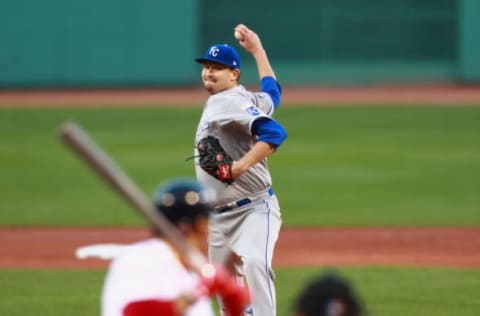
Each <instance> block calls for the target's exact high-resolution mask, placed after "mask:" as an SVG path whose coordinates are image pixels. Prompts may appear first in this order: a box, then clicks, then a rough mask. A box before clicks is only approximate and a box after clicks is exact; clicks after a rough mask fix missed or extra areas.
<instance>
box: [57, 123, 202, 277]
mask: <svg viewBox="0 0 480 316" xmlns="http://www.w3.org/2000/svg"><path fill="white" fill-rule="evenodd" d="M60 137H61V139H62V140H63V142H64V143H65V144H66V145H68V146H69V147H70V148H71V149H73V150H74V151H75V153H76V154H77V155H78V156H79V157H81V158H82V159H83V160H84V161H85V162H86V163H88V164H89V165H90V167H91V168H92V169H93V170H94V171H95V172H96V173H97V175H98V176H99V177H100V178H102V179H103V180H104V181H105V182H106V183H107V184H108V185H109V186H110V187H111V188H113V189H114V190H115V191H116V192H117V193H118V194H120V195H121V196H122V197H123V198H125V199H126V200H127V202H129V203H130V204H131V205H132V206H133V208H134V209H136V210H137V211H139V212H140V214H141V215H143V216H144V217H145V218H146V219H147V220H148V221H149V222H150V223H152V224H153V225H155V227H156V228H157V229H159V230H160V231H161V232H162V233H163V234H164V236H165V237H166V239H168V240H169V241H170V242H171V243H172V244H173V245H174V247H175V248H177V250H178V251H179V253H180V254H181V255H183V256H184V258H185V259H186V260H187V262H188V263H189V264H190V265H191V266H192V267H193V269H195V270H196V271H197V272H200V273H202V274H205V273H209V272H208V271H205V269H206V267H207V266H209V265H206V263H207V262H208V261H207V259H206V257H205V256H204V255H203V254H202V253H201V252H200V250H198V249H197V248H195V247H193V246H192V245H190V244H189V243H187V241H186V240H185V237H184V236H183V235H182V234H181V233H180V232H179V230H178V229H177V228H176V227H175V226H173V225H172V224H171V223H170V222H169V221H168V219H167V218H165V216H163V215H162V214H161V213H159V212H158V211H157V209H156V208H155V205H154V204H153V202H152V201H151V200H150V199H148V198H147V197H146V196H145V194H144V193H143V192H142V191H141V190H140V189H139V187H138V186H137V185H136V184H135V183H134V182H133V180H132V179H131V178H129V177H128V176H127V174H126V173H125V172H124V171H123V170H122V169H121V168H120V167H119V166H118V165H117V164H116V163H115V162H114V161H113V160H112V158H110V157H109V156H108V155H107V154H106V153H105V152H104V151H103V150H102V149H101V148H100V147H99V146H98V145H97V144H96V143H95V141H94V140H93V139H92V138H91V137H90V136H89V135H88V133H87V132H86V131H85V130H84V129H83V128H82V127H81V126H80V125H78V124H77V123H75V122H66V123H64V124H63V126H62V127H61V129H60Z"/></svg>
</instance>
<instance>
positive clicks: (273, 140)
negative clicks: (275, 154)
mask: <svg viewBox="0 0 480 316" xmlns="http://www.w3.org/2000/svg"><path fill="white" fill-rule="evenodd" d="M252 133H253V134H254V135H257V136H258V140H259V141H262V142H265V143H269V144H271V145H273V146H275V148H278V147H279V146H280V145H281V144H282V143H283V141H284V140H285V139H286V138H287V132H286V131H285V129H284V128H283V126H282V125H280V124H279V123H278V122H276V121H274V120H272V119H269V118H265V117H263V118H259V119H257V120H256V121H255V122H253V125H252Z"/></svg>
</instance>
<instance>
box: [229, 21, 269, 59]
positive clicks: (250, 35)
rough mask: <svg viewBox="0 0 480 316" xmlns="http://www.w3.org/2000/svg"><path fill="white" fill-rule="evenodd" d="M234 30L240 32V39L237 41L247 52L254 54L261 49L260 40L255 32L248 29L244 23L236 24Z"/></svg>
mask: <svg viewBox="0 0 480 316" xmlns="http://www.w3.org/2000/svg"><path fill="white" fill-rule="evenodd" d="M235 31H236V32H238V33H240V35H241V36H242V39H241V40H239V41H238V43H239V44H240V45H241V46H242V47H243V48H245V50H246V51H247V52H249V53H250V54H252V55H255V54H256V53H257V52H259V51H262V50H263V46H262V42H261V41H260V37H259V36H258V34H257V33H255V32H254V31H252V30H251V29H249V28H248V27H247V26H246V25H245V24H238V25H237V26H236V27H235Z"/></svg>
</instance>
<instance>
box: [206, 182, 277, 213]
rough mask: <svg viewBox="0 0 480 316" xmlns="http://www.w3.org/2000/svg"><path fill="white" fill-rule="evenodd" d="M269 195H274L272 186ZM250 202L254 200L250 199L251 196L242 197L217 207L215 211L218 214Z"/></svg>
mask: <svg viewBox="0 0 480 316" xmlns="http://www.w3.org/2000/svg"><path fill="white" fill-rule="evenodd" d="M268 195H269V196H272V195H273V189H272V188H270V189H268ZM250 203H252V200H251V199H249V198H244V199H241V200H238V201H235V202H232V203H229V204H227V205H224V206H220V207H217V208H216V209H215V210H214V212H215V213H217V214H220V213H225V212H228V211H231V210H233V209H234V208H237V207H240V206H244V205H247V204H250Z"/></svg>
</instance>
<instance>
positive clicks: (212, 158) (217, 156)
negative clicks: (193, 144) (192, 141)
mask: <svg viewBox="0 0 480 316" xmlns="http://www.w3.org/2000/svg"><path fill="white" fill-rule="evenodd" d="M197 150H198V158H199V159H198V161H199V165H200V167H201V168H202V169H203V170H205V172H207V173H208V174H210V175H211V176H213V177H215V178H217V179H218V180H220V181H222V182H224V183H227V184H231V183H232V182H233V177H232V163H233V159H232V157H230V155H228V154H227V153H226V152H225V150H224V149H223V147H222V145H220V142H219V140H218V139H217V138H215V137H213V136H208V137H205V138H203V139H201V140H200V141H199V142H198V144H197Z"/></svg>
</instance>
